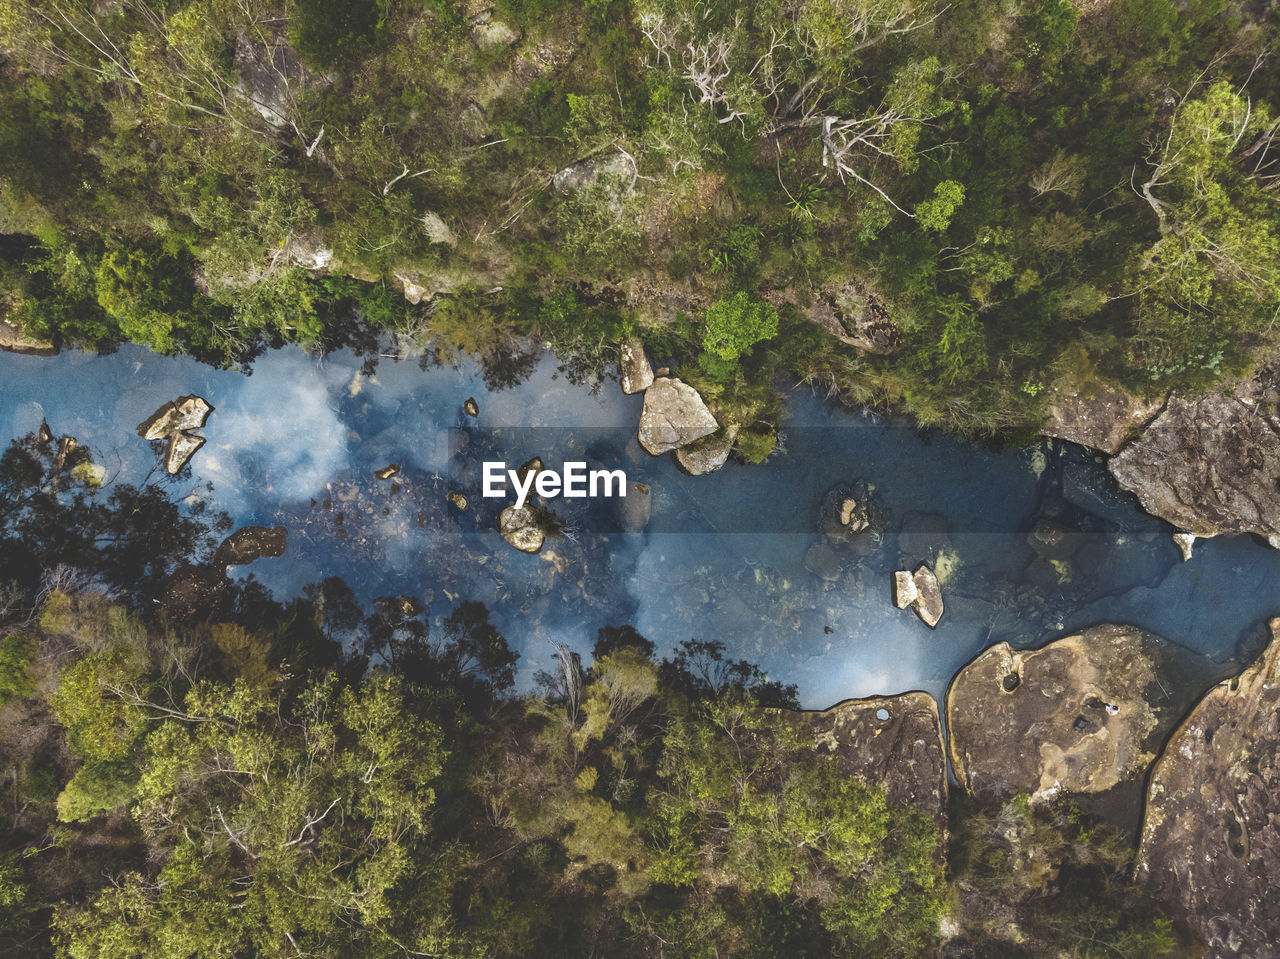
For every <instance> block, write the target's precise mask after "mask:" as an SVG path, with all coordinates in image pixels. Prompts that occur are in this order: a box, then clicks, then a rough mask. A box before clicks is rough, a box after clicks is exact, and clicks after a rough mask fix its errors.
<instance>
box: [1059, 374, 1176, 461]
mask: <svg viewBox="0 0 1280 959" xmlns="http://www.w3.org/2000/svg"><path fill="white" fill-rule="evenodd" d="M1163 402H1164V400H1163V397H1161V398H1159V399H1155V400H1143V399H1139V398H1138V397H1136V396H1130V395H1129V394H1128V393H1126V392H1124V391H1123V390H1120V389H1117V388H1116V387H1114V386H1109V385H1107V384H1106V383H1096V384H1094V385H1093V386H1091V387H1088V388H1086V389H1078V390H1071V389H1068V388H1066V387H1063V386H1053V387H1051V388H1050V399H1049V418H1048V420H1047V421H1046V422H1045V424H1044V428H1043V430H1042V432H1044V433H1045V434H1046V435H1047V436H1056V437H1058V438H1059V439H1064V440H1070V441H1071V442H1072V443H1079V444H1080V445H1081V446H1092V447H1093V448H1094V449H1098V450H1102V452H1104V453H1115V452H1116V451H1118V450H1119V449H1120V447H1121V446H1123V445H1124V444H1125V442H1126V441H1127V440H1129V439H1132V438H1133V436H1134V434H1136V433H1137V432H1138V430H1140V429H1141V428H1142V426H1143V425H1144V424H1146V423H1148V422H1150V421H1151V418H1152V417H1154V416H1155V415H1156V413H1158V412H1159V411H1160V406H1161V404H1162V403H1163Z"/></svg>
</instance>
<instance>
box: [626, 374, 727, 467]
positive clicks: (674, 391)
mask: <svg viewBox="0 0 1280 959" xmlns="http://www.w3.org/2000/svg"><path fill="white" fill-rule="evenodd" d="M718 428H719V424H718V423H717V422H716V418H715V417H714V416H712V415H711V411H710V410H709V409H707V404H706V403H704V402H702V397H701V396H699V395H698V391H697V390H695V389H694V388H693V387H692V386H689V385H688V384H687V383H684V382H683V381H681V380H678V379H676V378H675V377H669V378H668V377H659V378H658V379H656V380H654V381H653V385H652V386H650V387H649V388H648V389H647V390H645V393H644V411H643V412H642V413H641V414H640V431H639V436H640V445H641V446H643V447H644V448H645V449H646V450H648V451H649V452H650V453H652V454H653V455H654V456H660V455H662V454H663V453H669V452H671V451H672V450H675V449H679V448H680V447H682V446H688V445H689V444H690V443H693V442H695V441H697V440H700V439H702V438H703V437H704V436H710V435H711V434H712V433H714V432H715V431H716V430H717V429H718Z"/></svg>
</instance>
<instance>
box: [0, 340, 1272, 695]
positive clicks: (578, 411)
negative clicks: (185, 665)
mask: <svg viewBox="0 0 1280 959" xmlns="http://www.w3.org/2000/svg"><path fill="white" fill-rule="evenodd" d="M0 381H2V382H3V384H4V386H3V393H2V395H0V432H3V433H6V434H7V436H6V437H4V438H5V439H7V438H9V437H14V436H19V435H22V434H24V433H26V432H28V431H30V430H32V429H34V428H36V427H37V426H38V425H39V422H40V420H41V418H44V417H47V418H48V419H49V421H50V422H51V423H52V424H54V426H55V429H57V430H58V431H60V432H67V433H72V434H75V435H77V436H79V437H80V438H81V439H82V440H83V441H85V442H87V443H89V444H90V445H91V446H92V448H93V450H94V454H95V457H96V458H97V459H98V461H99V462H102V463H103V464H104V465H106V466H108V468H109V469H110V470H112V472H113V473H115V474H117V475H119V476H120V478H121V479H122V480H125V481H130V482H138V481H139V480H141V478H142V477H144V476H147V475H148V474H149V473H151V472H152V471H153V470H154V469H155V467H156V463H155V457H154V454H153V453H152V451H151V450H150V448H149V447H148V445H147V444H146V443H144V442H142V441H141V440H139V439H138V438H137V437H136V435H135V434H134V427H135V426H136V424H137V423H139V422H141V421H142V420H143V419H144V418H145V417H146V416H147V415H148V414H150V413H151V412H152V411H153V410H154V409H155V408H156V407H157V406H158V405H159V404H160V403H162V402H165V401H167V400H170V399H172V398H174V397H175V396H178V395H182V394H185V393H190V392H195V393H198V394H200V395H202V396H204V397H205V398H207V399H208V400H209V401H210V402H211V403H212V404H213V405H214V406H215V408H216V409H215V412H214V413H213V414H212V416H211V417H210V419H209V422H208V424H207V426H206V428H205V431H204V432H205V435H206V436H207V437H208V443H207V445H206V446H205V448H204V449H202V450H201V451H200V452H199V453H197V454H196V456H195V458H194V460H193V461H192V464H191V466H190V467H189V469H188V470H187V471H185V472H184V473H183V474H181V475H180V476H179V477H177V478H176V479H174V480H172V481H169V480H162V482H169V483H171V492H172V495H173V496H175V497H177V498H183V497H186V498H187V500H188V503H189V504H192V505H194V504H197V503H201V504H204V505H206V506H208V507H210V508H214V509H222V510H226V511H227V512H229V513H230V514H231V515H232V517H233V518H234V521H235V523H236V524H237V525H244V524H258V525H267V526H270V525H277V524H280V525H284V526H286V527H288V529H289V550H288V553H287V554H286V556H285V557H284V558H282V559H276V560H273V559H266V560H261V561H259V562H258V563H256V564H254V566H253V567H252V571H253V573H254V574H255V575H256V576H257V578H258V579H260V580H262V581H263V582H264V583H265V584H266V585H267V586H269V587H270V588H271V589H272V590H273V591H275V592H276V593H277V595H279V596H281V597H285V596H291V595H297V594H299V593H300V592H301V591H302V589H303V588H304V587H305V586H306V585H307V584H308V583H313V582H318V581H319V580H321V579H323V578H325V577H328V576H338V577H341V578H343V579H345V580H346V581H347V582H348V583H349V584H350V585H351V587H352V589H353V590H354V591H355V594H356V596H357V597H358V599H359V600H360V601H362V602H364V603H366V604H368V603H370V602H372V600H373V599H374V598H375V597H377V596H407V597H410V598H412V599H413V600H414V601H415V602H417V603H420V604H421V605H422V606H423V607H424V608H425V609H426V610H427V615H428V616H429V617H431V619H432V628H433V629H435V628H437V627H438V626H439V625H441V624H442V622H443V617H445V616H447V615H448V613H449V612H451V611H452V610H453V609H454V608H455V607H456V605H457V603H458V602H460V601H464V600H476V601H480V602H483V603H485V604H486V605H487V606H488V607H489V609H490V610H491V612H492V616H493V622H494V625H495V626H496V627H497V628H498V629H500V630H501V631H502V632H503V633H504V634H505V635H506V636H507V637H508V639H509V640H510V641H511V642H512V644H513V645H514V646H515V647H516V648H517V649H519V650H520V651H521V653H522V657H521V660H520V667H521V673H520V676H519V683H521V684H523V685H525V686H526V687H527V686H528V685H529V684H530V683H531V681H532V677H533V674H534V672H535V671H536V670H537V669H539V668H543V667H545V666H546V664H547V663H548V662H549V657H550V654H551V647H552V646H553V645H554V644H556V643H562V642H563V643H568V644H569V645H571V646H572V647H573V648H574V649H575V650H577V651H579V652H581V653H583V654H584V655H585V654H587V653H588V652H589V650H590V645H591V642H592V640H593V639H594V637H595V635H596V631H597V629H598V628H600V627H601V626H604V625H606V624H610V623H631V624H633V625H634V626H635V627H636V628H637V629H638V630H639V631H640V632H641V633H643V634H644V635H645V636H647V637H649V638H650V639H652V640H654V641H655V642H656V643H657V645H658V652H659V654H660V655H664V654H669V653H670V652H671V650H672V649H674V647H675V646H676V644H677V643H679V642H681V641H683V640H687V639H690V638H692V637H697V638H699V639H718V640H721V641H723V642H724V643H725V644H726V645H727V647H728V653H729V655H731V656H732V657H734V658H745V659H749V660H753V661H756V662H758V663H760V664H761V665H762V666H763V667H764V668H765V669H766V670H767V671H768V672H769V673H770V674H771V675H772V676H774V677H775V678H778V679H781V680H783V681H785V682H794V683H796V684H797V685H798V686H799V689H800V695H801V699H802V701H803V702H805V703H806V704H807V705H815V706H820V705H826V704H828V703H830V702H834V701H836V700H838V699H843V698H846V697H849V696H857V695H865V694H871V693H884V692H896V691H900V690H905V689H911V688H924V689H927V690H929V691H931V692H933V693H935V694H938V693H940V692H941V691H942V690H943V688H944V687H945V685H946V684H947V682H948V681H949V680H950V678H951V676H952V675H953V674H954V672H955V671H956V669H958V668H959V667H960V666H961V665H962V664H963V663H964V662H965V661H967V660H968V659H969V658H971V657H972V656H973V655H974V654H975V653H976V652H977V651H978V650H980V649H981V648H983V647H985V646H987V645H990V644H991V643H994V642H998V641H1001V640H1007V641H1009V642H1011V643H1014V644H1017V645H1030V644H1036V643H1039V642H1042V641H1044V640H1047V639H1049V638H1052V637H1053V636H1055V635H1059V634H1061V633H1063V632H1065V631H1068V630H1071V629H1074V628H1078V627H1081V626H1085V625H1089V624H1092V623H1095V622H1099V621H1103V620H1111V621H1121V622H1130V623H1134V624H1137V625H1140V626H1143V627H1146V628H1148V629H1151V630H1153V631H1155V632H1157V633H1160V634H1161V635H1164V636H1166V637H1167V638H1169V639H1171V640H1174V641H1175V642H1178V643H1181V644H1183V645H1185V646H1186V647H1187V648H1188V649H1189V650H1192V651H1195V652H1196V653H1198V654H1203V655H1204V656H1206V657H1208V659H1206V660H1205V661H1204V662H1202V663H1201V664H1200V666H1199V667H1198V668H1199V669H1201V670H1202V672H1208V673H1213V674H1214V675H1218V674H1221V673H1225V672H1227V671H1230V670H1231V669H1232V668H1233V667H1232V666H1231V665H1230V663H1229V662H1228V660H1230V659H1231V658H1232V657H1239V656H1242V655H1245V656H1247V655H1249V654H1250V653H1251V652H1252V650H1251V649H1250V648H1249V647H1250V644H1251V643H1252V642H1253V634H1254V632H1255V631H1256V629H1257V627H1258V626H1259V625H1260V624H1261V622H1262V621H1263V620H1264V619H1265V618H1266V617H1267V616H1270V615H1272V614H1274V613H1277V612H1280V602H1277V601H1276V597H1280V554H1277V553H1276V552H1275V551H1272V550H1269V549H1265V548H1263V547H1260V546H1258V545H1256V544H1254V543H1253V542H1252V541H1250V540H1249V539H1248V538H1242V537H1236V538H1232V539H1228V540H1212V541H1208V542H1200V543H1198V544H1197V546H1196V552H1195V558H1194V559H1193V560H1192V561H1191V562H1189V563H1182V562H1181V561H1180V560H1179V557H1178V552H1177V550H1176V548H1175V547H1174V545H1173V544H1172V542H1171V541H1170V539H1169V534H1170V532H1171V529H1170V527H1169V526H1168V525H1167V524H1165V523H1163V522H1161V521H1159V520H1155V519H1153V518H1151V517H1149V516H1146V515H1144V514H1143V513H1141V512H1140V511H1139V510H1138V509H1137V508H1136V506H1135V505H1134V504H1133V502H1132V501H1131V500H1130V498H1129V497H1127V496H1125V495H1123V494H1122V493H1120V492H1119V491H1118V490H1117V489H1116V488H1115V486H1114V484H1112V483H1111V481H1110V479H1109V477H1108V476H1107V474H1106V472H1105V469H1104V468H1102V466H1101V465H1100V464H1099V463H1097V462H1095V461H1094V460H1093V458H1092V457H1091V456H1090V455H1089V454H1088V453H1087V452H1086V451H1084V450H1081V449H1079V448H1076V447H1071V446H1068V445H1065V444H1057V443H1051V442H1047V441H1046V442H1043V443H1038V444H1035V445H1034V446H1032V447H1030V448H1028V449H1024V450H1021V451H1009V452H995V451H992V450H988V449H983V448H979V447H974V446H968V445H965V444H962V443H958V442H956V441H954V440H951V439H949V438H946V437H942V436H935V435H929V434H920V433H917V432H915V431H913V430H910V429H905V428H902V427H901V426H898V425H894V424H892V423H886V422H882V421H877V420H874V419H868V418H865V417H857V416H852V415H849V414H845V413H842V412H839V411H836V410H833V409H830V408H829V407H827V406H825V405H823V404H821V403H819V402H818V401H816V400H815V399H813V398H812V397H811V396H809V395H808V394H806V393H803V392H797V393H795V394H794V395H793V396H792V398H791V400H790V418H789V421H788V424H787V427H786V446H787V449H788V455H786V456H785V457H780V458H778V459H776V460H775V461H773V462H771V463H770V464H768V465H766V466H764V467H742V466H737V465H734V464H730V465H728V466H726V467H725V468H724V469H723V470H722V471H721V472H719V473H717V474H715V475H712V476H706V477H696V478H695V477H689V476H687V475H685V474H683V473H681V472H680V471H679V470H678V469H677V468H676V467H675V465H674V464H673V463H672V462H671V461H670V459H669V458H667V457H663V458H653V457H649V456H648V455H647V454H645V453H644V452H643V451H641V450H640V449H639V448H638V445H637V444H636V443H635V442H634V433H633V426H634V424H635V423H636V422H637V420H638V418H639V414H640V408H641V404H642V397H639V396H631V397H628V396H623V395H622V394H621V393H620V391H618V390H617V389H616V387H614V386H613V385H611V384H610V385H606V386H605V388H604V389H601V390H599V391H598V392H596V393H593V392H592V391H591V390H590V389H588V388H587V387H585V386H581V385H574V384H572V383H570V382H569V381H568V380H567V379H566V378H565V377H564V376H562V375H560V373H559V372H558V370H557V367H556V364H555V363H554V361H553V360H552V359H551V358H549V357H545V356H544V357H541V358H539V359H538V361H537V363H536V365H535V366H534V368H533V369H532V372H531V373H530V375H529V377H528V379H527V380H525V382H523V383H522V384H521V385H519V386H516V387H513V388H511V389H507V390H504V391H502V392H497V393H490V392H488V391H487V390H486V388H485V383H484V376H483V373H482V372H481V371H480V370H479V369H477V368H476V367H474V366H471V365H465V366H463V367H461V368H457V369H454V368H450V367H440V368H428V369H425V370H424V369H421V368H420V367H419V365H418V364H417V363H394V362H382V363H381V364H380V365H378V366H377V368H376V369H375V370H372V371H370V370H366V369H364V368H362V362H361V360H359V359H358V358H357V357H355V356H353V355H351V354H347V353H339V354H335V355H332V356H330V357H328V358H326V359H324V360H316V359H314V358H312V357H308V356H307V355H305V354H304V353H302V352H301V351H299V350H293V349H287V350H281V351H276V352H272V353H268V354H265V355H263V356H262V357H260V358H259V359H258V360H257V362H256V364H255V368H254V371H253V374H252V375H251V376H244V375H242V374H238V373H234V372H227V371H217V370H211V369H209V368H208V367H204V366H201V365H199V364H197V363H195V362H194V361H191V360H185V359H172V358H161V357H156V356H154V355H152V354H150V353H147V352H146V351H143V350H140V349H137V348H126V349H123V350H121V351H120V352H119V353H118V354H115V355H112V356H106V357H86V356H83V355H79V354H64V355H63V356H60V357H57V358H54V359H39V358H28V357H16V356H3V357H0ZM468 396H475V397H476V398H477V400H478V405H479V410H478V415H477V416H475V417H470V416H468V415H467V414H466V413H465V412H464V411H463V408H462V407H463V401H464V400H465V399H466V398H467V397H468ZM459 437H465V438H466V439H465V441H461V440H460V439H459ZM490 455H500V456H501V458H504V459H506V460H507V462H508V463H509V465H511V466H513V467H514V466H515V465H517V464H519V463H521V462H523V461H524V460H526V459H528V458H529V457H531V456H534V455H540V456H542V457H543V458H544V459H546V460H547V461H548V462H549V463H551V462H553V461H555V460H557V459H563V458H566V457H569V456H570V455H572V457H573V458H577V459H584V460H588V461H592V462H599V463H601V464H603V465H605V466H608V467H610V468H612V467H614V466H621V467H622V468H625V469H626V470H627V472H628V474H629V475H630V476H631V478H632V479H635V480H639V481H640V482H644V483H646V484H648V485H650V486H651V488H652V491H653V492H652V504H651V505H652V518H651V520H650V523H649V526H648V528H647V530H646V531H644V532H642V533H638V534H637V533H624V532H622V530H621V526H620V524H619V523H618V517H617V514H616V511H615V506H616V504H611V503H583V502H581V501H577V502H575V503H568V502H566V501H564V500H557V501H555V502H554V503H552V504H550V505H551V506H552V508H554V509H555V510H556V511H557V512H558V513H560V514H561V516H562V518H563V519H564V520H565V522H566V535H564V536H562V537H560V538H556V539H552V540H549V541H548V543H547V545H546V547H545V548H544V550H543V551H542V553H541V554H539V555H537V556H526V555H523V554H520V553H517V552H516V551H515V550H513V549H512V548H510V547H509V546H507V545H506V544H505V543H504V542H503V541H502V540H501V538H500V537H499V536H498V534H497V533H496V532H494V525H495V523H494V518H495V515H496V512H497V509H498V506H499V504H495V503H489V502H484V501H482V500H481V499H480V497H479V478H478V464H479V462H480V461H481V460H482V459H483V458H485V457H487V456H490ZM391 463H395V464H398V465H400V467H401V472H400V473H399V474H398V475H397V476H395V477H394V478H392V479H389V480H378V479H376V478H375V477H374V475H373V471H374V470H375V469H378V468H380V467H384V466H386V465H388V464H391ZM453 488H461V489H462V491H463V492H464V493H465V494H466V495H467V498H468V500H469V504H470V507H469V509H468V511H467V512H466V513H459V512H458V511H457V509H456V508H455V507H453V506H450V505H449V504H448V503H447V501H446V498H445V496H446V493H448V492H449V490H450V489H453ZM835 488H839V489H842V490H855V489H856V490H859V491H863V492H865V496H866V498H867V501H868V503H869V504H870V513H871V516H872V523H871V527H870V528H869V529H868V530H866V531H865V532H863V533H860V534H858V535H857V536H853V537H849V538H847V539H844V540H841V539H839V538H836V539H833V538H832V536H831V535H830V531H829V530H828V531H827V533H826V534H824V532H823V529H822V526H823V517H822V510H823V504H824V497H829V494H830V493H831V492H832V491H833V489H835ZM841 495H843V494H841ZM860 495H861V494H860ZM920 562H928V563H929V564H930V565H931V566H932V567H933V568H934V569H935V571H936V572H937V574H938V577H939V579H940V580H941V582H942V590H943V595H944V599H945V602H946V613H945V614H944V616H943V619H942V621H941V623H940V624H939V626H938V628H937V629H936V630H930V629H929V628H928V627H926V626H925V625H924V624H923V623H922V622H920V620H919V619H918V618H917V617H916V616H915V615H914V614H912V613H911V612H910V611H901V610H898V609H896V608H894V606H893V605H892V603H891V592H890V577H891V575H892V572H893V571H894V570H895V569H900V568H914V567H915V566H916V565H917V564H918V563H920ZM244 572H245V573H246V574H247V572H248V568H245V570H244Z"/></svg>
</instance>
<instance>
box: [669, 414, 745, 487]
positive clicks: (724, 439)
mask: <svg viewBox="0 0 1280 959" xmlns="http://www.w3.org/2000/svg"><path fill="white" fill-rule="evenodd" d="M737 438H738V427H736V426H726V427H725V429H724V432H723V433H720V434H719V435H712V436H707V437H704V438H703V439H700V440H698V441H697V442H696V443H690V444H689V445H688V446H683V447H681V448H680V449H678V450H676V462H678V463H679V464H680V466H681V467H682V468H683V469H684V471H685V472H687V473H689V474H690V475H692V476H702V475H703V474H704V473H714V472H715V471H716V470H718V469H719V468H720V467H722V466H724V464H725V463H727V462H728V461H729V453H730V452H732V450H733V443H734V440H736V439H737Z"/></svg>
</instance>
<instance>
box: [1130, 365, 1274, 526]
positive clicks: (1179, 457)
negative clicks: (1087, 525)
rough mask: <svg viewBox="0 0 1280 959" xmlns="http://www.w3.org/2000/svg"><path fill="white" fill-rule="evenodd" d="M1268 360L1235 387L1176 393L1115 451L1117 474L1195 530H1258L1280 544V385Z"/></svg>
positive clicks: (1156, 508) (1157, 509) (1147, 502)
mask: <svg viewBox="0 0 1280 959" xmlns="http://www.w3.org/2000/svg"><path fill="white" fill-rule="evenodd" d="M1276 379H1277V376H1276V371H1275V368H1274V367H1265V368H1264V369H1263V370H1262V371H1260V372H1259V373H1258V374H1257V375H1256V376H1255V377H1253V378H1252V379H1250V380H1247V381H1246V382H1244V383H1242V384H1240V386H1238V387H1237V388H1236V389H1235V391H1234V392H1230V393H1210V394H1207V395H1205V396H1202V397H1199V398H1197V399H1194V400H1188V399H1183V398H1182V397H1179V396H1173V397H1170V399H1169V402H1168V403H1167V404H1166V406H1165V408H1164V410H1163V411H1162V412H1161V413H1160V415H1159V416H1157V417H1156V418H1155V420H1154V421H1152V423H1151V424H1150V425H1149V426H1148V427H1147V428H1146V429H1145V430H1143V431H1142V433H1141V434H1140V435H1139V436H1138V437H1137V438H1136V439H1134V440H1133V441H1132V442H1130V443H1129V444H1128V445H1126V446H1125V447H1124V448H1123V449H1121V450H1120V452H1119V453H1118V454H1117V455H1116V456H1114V457H1112V459H1111V463H1110V469H1111V472H1112V474H1113V475H1114V476H1115V478H1116V481H1117V482H1118V483H1119V484H1120V485H1121V486H1122V487H1124V488H1125V489H1127V490H1130V491H1132V492H1133V493H1134V494H1135V495H1137V497H1138V499H1139V500H1140V501H1141V502H1142V506H1143V508H1144V509H1146V510H1147V512H1149V513H1152V514H1154V515H1156V516H1159V517H1160V518H1162V519H1165V520H1168V521H1169V522H1170V523H1172V524H1173V525H1175V526H1177V527H1178V528H1179V529H1181V530H1185V531H1186V532H1188V533H1192V534H1194V535H1195V536H1200V537H1208V536H1218V535H1221V534H1230V533H1254V534H1257V535H1259V536H1261V537H1263V538H1265V539H1266V540H1267V541H1268V542H1270V543H1271V545H1272V546H1280V430H1277V428H1276V421H1275V419H1274V418H1273V416H1272V415H1271V413H1270V412H1268V411H1269V410H1272V409H1275V404H1276V401H1277V400H1278V399H1280V392H1277V390H1276V388H1275V382H1276Z"/></svg>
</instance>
